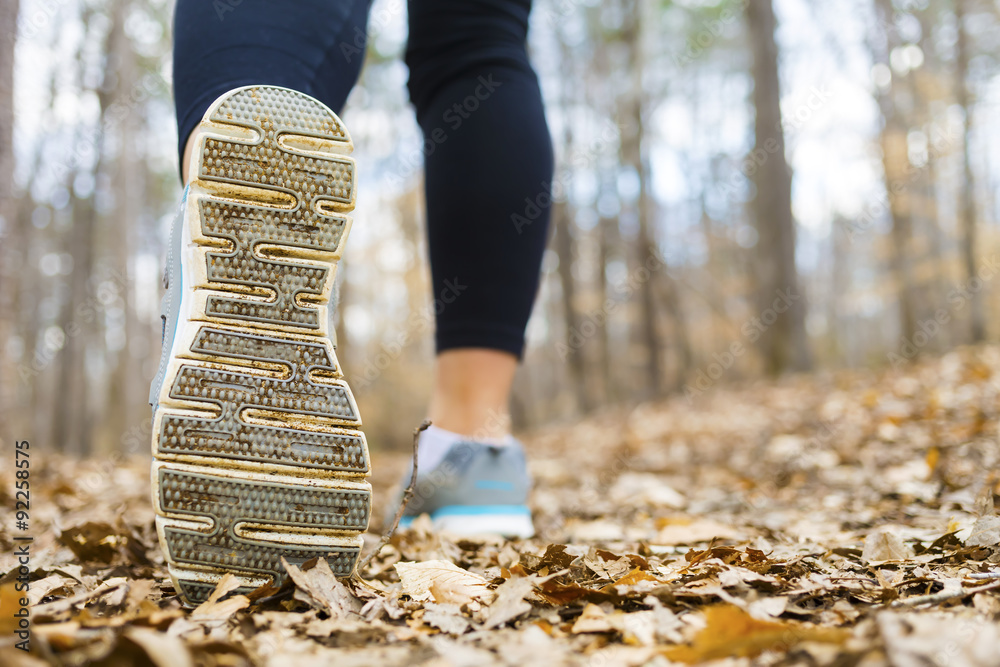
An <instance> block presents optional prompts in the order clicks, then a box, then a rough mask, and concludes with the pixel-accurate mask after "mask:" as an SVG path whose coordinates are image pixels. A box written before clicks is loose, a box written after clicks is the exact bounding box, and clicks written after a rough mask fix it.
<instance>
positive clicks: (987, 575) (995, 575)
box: [966, 572, 1000, 579]
mask: <svg viewBox="0 0 1000 667" xmlns="http://www.w3.org/2000/svg"><path fill="white" fill-rule="evenodd" d="M966 576H967V577H968V578H969V579H1000V572H973V573H972V574H968V575H966Z"/></svg>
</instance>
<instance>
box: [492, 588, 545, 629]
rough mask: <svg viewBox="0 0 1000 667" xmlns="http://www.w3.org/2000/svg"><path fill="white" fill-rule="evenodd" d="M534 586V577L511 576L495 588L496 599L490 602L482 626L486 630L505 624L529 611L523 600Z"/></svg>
mask: <svg viewBox="0 0 1000 667" xmlns="http://www.w3.org/2000/svg"><path fill="white" fill-rule="evenodd" d="M534 588H535V578H534V577H511V578H510V579H508V580H507V581H505V582H503V583H502V584H500V586H498V587H497V589H496V596H497V597H496V600H494V601H493V602H492V604H490V607H489V613H488V614H487V616H486V621H485V622H484V623H483V627H484V628H485V629H487V630H489V629H490V628H495V627H498V626H501V625H505V624H507V623H509V622H510V621H512V620H514V619H515V618H517V617H518V616H521V615H522V614H525V613H527V612H529V611H531V604H530V603H529V602H527V601H526V600H525V598H526V597H528V595H530V594H531V592H532V591H533V590H534Z"/></svg>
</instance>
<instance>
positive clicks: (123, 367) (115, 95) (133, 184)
mask: <svg viewBox="0 0 1000 667" xmlns="http://www.w3.org/2000/svg"><path fill="white" fill-rule="evenodd" d="M122 37H123V38H124V35H123V36H122ZM117 53H118V67H117V72H116V73H117V77H116V80H115V82H114V87H113V89H112V90H111V91H109V93H110V95H111V97H110V99H111V104H117V105H122V107H123V108H124V109H126V112H125V114H124V115H123V116H122V117H121V118H119V119H118V120H117V122H116V123H115V124H114V127H113V128H109V129H112V130H113V131H114V132H115V133H117V135H118V138H119V139H118V140H119V145H120V146H121V149H120V150H119V152H118V155H117V160H116V161H115V165H114V170H113V176H112V178H113V180H112V191H113V193H114V198H115V204H116V206H115V210H114V212H113V213H112V214H111V215H110V216H108V218H107V221H106V222H107V224H106V226H105V228H104V230H103V234H102V235H103V236H104V238H106V239H107V244H106V245H107V247H108V248H109V249H110V250H111V257H110V259H111V263H112V265H113V267H114V271H115V275H116V276H118V277H119V279H115V280H114V281H113V282H114V284H115V287H116V289H117V291H118V293H119V295H120V296H121V300H122V308H123V309H124V313H123V320H122V321H121V323H120V325H121V326H122V328H123V332H122V333H123V336H124V346H123V347H122V348H121V349H120V350H118V352H117V354H116V355H115V356H116V362H117V363H116V364H115V367H114V371H113V373H112V375H111V380H110V384H109V386H108V407H109V412H110V417H111V418H110V419H108V420H107V425H106V432H105V434H104V435H105V436H107V437H103V438H100V439H98V441H97V445H98V446H97V447H96V448H95V451H94V453H97V454H108V453H109V452H110V451H117V450H118V449H119V448H120V445H121V441H122V438H123V436H124V434H126V433H128V432H129V429H130V426H131V425H132V423H134V422H135V421H137V419H138V418H139V416H140V415H139V412H140V411H139V407H140V405H142V404H145V401H146V399H145V398H143V396H144V393H145V392H143V390H142V387H141V385H142V379H143V377H142V375H143V374H142V368H141V366H140V365H139V364H137V363H136V362H137V360H138V355H137V352H138V349H137V344H138V340H139V338H140V326H141V325H140V324H139V322H138V321H137V319H136V309H135V298H134V284H135V276H134V275H133V274H132V267H131V264H132V262H131V258H132V257H133V256H134V253H135V250H136V246H137V244H136V237H137V232H138V231H139V230H138V229H137V227H138V226H139V225H140V224H142V218H143V216H142V209H143V204H144V202H143V201H142V198H143V195H144V194H145V191H146V188H145V183H144V180H145V174H144V172H143V170H142V168H141V165H140V164H139V158H138V156H137V155H136V151H137V148H138V147H137V144H138V143H139V141H138V139H139V136H140V132H141V129H140V128H141V127H142V123H141V121H140V119H139V118H137V115H138V111H137V110H135V109H132V108H130V106H129V105H130V96H131V94H132V93H133V91H134V89H135V87H136V84H137V82H138V79H139V71H138V62H137V61H136V58H137V56H136V53H135V52H134V51H133V50H132V49H131V48H129V45H128V44H127V43H125V44H123V47H122V48H120V49H119V50H118V52H117ZM147 395H148V394H147ZM137 399H138V401H137ZM142 412H145V410H144V409H143V410H142Z"/></svg>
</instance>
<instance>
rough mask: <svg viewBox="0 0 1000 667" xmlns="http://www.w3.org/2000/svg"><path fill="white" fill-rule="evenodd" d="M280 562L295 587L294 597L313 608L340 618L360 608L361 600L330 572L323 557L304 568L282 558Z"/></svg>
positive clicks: (358, 610)
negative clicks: (311, 565)
mask: <svg viewBox="0 0 1000 667" xmlns="http://www.w3.org/2000/svg"><path fill="white" fill-rule="evenodd" d="M281 562H282V564H283V565H284V566H285V570H286V571H287V572H288V576H289V577H291V579H292V581H293V582H294V583H295V586H296V587H297V589H298V590H297V591H296V598H297V599H300V600H302V601H303V602H305V603H307V604H309V605H310V606H312V607H313V608H314V609H319V610H320V611H325V612H326V613H327V614H329V615H330V617H331V618H344V617H345V616H347V615H348V614H358V613H359V612H360V611H361V607H362V604H361V601H360V600H358V599H357V598H356V597H354V595H352V594H351V592H350V591H349V590H348V589H347V586H345V585H344V584H342V583H341V582H340V581H339V580H338V579H337V577H336V576H334V574H333V571H332V570H331V569H330V565H329V563H327V562H326V559H325V558H320V559H319V560H318V561H317V562H316V564H315V565H314V566H313V567H312V568H310V569H308V570H305V571H303V570H301V569H300V568H298V567H297V566H295V565H292V564H291V563H289V562H288V561H286V560H285V559H284V558H282V559H281ZM300 593H301V594H302V595H300Z"/></svg>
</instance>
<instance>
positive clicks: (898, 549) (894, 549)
mask: <svg viewBox="0 0 1000 667" xmlns="http://www.w3.org/2000/svg"><path fill="white" fill-rule="evenodd" d="M912 557H913V549H911V548H910V547H909V546H908V545H907V544H906V543H905V542H903V540H902V539H901V538H900V537H899V535H897V534H896V533H895V532H893V531H892V530H889V529H883V530H877V531H875V532H873V533H871V534H869V535H868V537H867V538H865V548H864V551H862V552H861V559H862V560H863V561H865V562H866V563H877V562H882V561H887V560H906V559H908V558H912Z"/></svg>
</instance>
